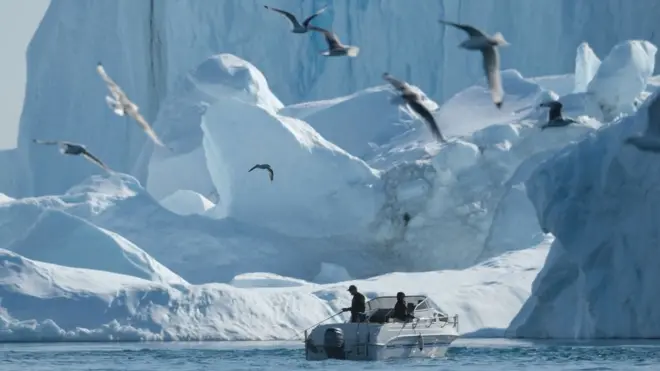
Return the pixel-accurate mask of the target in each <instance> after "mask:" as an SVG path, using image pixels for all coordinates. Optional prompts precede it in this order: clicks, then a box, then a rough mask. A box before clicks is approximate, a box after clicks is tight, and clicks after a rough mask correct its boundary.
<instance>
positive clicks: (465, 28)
mask: <svg viewBox="0 0 660 371" xmlns="http://www.w3.org/2000/svg"><path fill="white" fill-rule="evenodd" d="M438 22H440V23H442V24H446V25H448V26H453V27H456V28H459V29H461V30H463V31H465V32H467V34H468V35H470V36H472V37H479V36H484V37H485V36H486V34H484V33H483V32H482V31H480V30H478V29H476V28H474V27H472V26H469V25H466V24H460V23H454V22H449V21H444V20H442V19H440V20H439V21H438Z"/></svg>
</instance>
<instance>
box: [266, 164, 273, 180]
mask: <svg viewBox="0 0 660 371" xmlns="http://www.w3.org/2000/svg"><path fill="white" fill-rule="evenodd" d="M266 170H267V171H268V177H269V178H270V181H271V182H272V181H273V177H274V176H275V172H273V169H271V167H270V166H269V167H268V168H266Z"/></svg>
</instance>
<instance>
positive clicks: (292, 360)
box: [0, 339, 660, 371]
mask: <svg viewBox="0 0 660 371" xmlns="http://www.w3.org/2000/svg"><path fill="white" fill-rule="evenodd" d="M454 344H455V345H454V346H452V347H451V348H450V350H449V351H448V352H447V355H446V356H445V357H443V358H437V359H404V360H391V361H383V362H354V361H337V360H329V361H322V362H319V361H306V360H305V354H304V350H303V347H302V344H300V343H264V342H240V343H231V342H224V343H92V344H89V343H59V344H0V370H1V371H41V370H43V371H77V370H104V371H110V370H121V371H143V370H158V371H168V370H176V371H196V370H220V371H229V370H246V371H247V370H275V371H277V370H281V371H291V370H342V371H352V370H488V371H499V370H507V371H508V370H660V342H604V343H603V342H600V343H560V342H531V341H512V340H502V339H474V340H470V339H468V340H460V341H457V342H455V343H454Z"/></svg>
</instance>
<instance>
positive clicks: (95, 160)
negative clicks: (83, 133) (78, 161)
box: [82, 149, 110, 171]
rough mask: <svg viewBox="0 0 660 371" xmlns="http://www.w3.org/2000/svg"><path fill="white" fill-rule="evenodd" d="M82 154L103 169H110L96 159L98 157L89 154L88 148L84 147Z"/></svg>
mask: <svg viewBox="0 0 660 371" xmlns="http://www.w3.org/2000/svg"><path fill="white" fill-rule="evenodd" d="M82 156H83V157H85V158H86V159H87V160H89V161H91V162H93V163H95V164H97V165H98V166H100V167H102V168H103V169H104V170H107V171H110V168H108V167H107V166H106V165H105V164H104V163H103V162H102V161H101V160H99V159H98V157H96V156H94V155H93V154H91V153H90V152H89V151H88V150H86V149H85V150H84V151H83V153H82Z"/></svg>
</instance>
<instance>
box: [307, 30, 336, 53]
mask: <svg viewBox="0 0 660 371" xmlns="http://www.w3.org/2000/svg"><path fill="white" fill-rule="evenodd" d="M309 29H310V30H312V31H317V32H321V33H322V34H323V35H324V36H325V42H327V43H328V47H329V48H330V49H339V48H341V47H342V46H343V45H342V44H341V41H339V37H337V35H336V34H335V33H333V32H330V31H328V30H325V29H323V28H321V27H317V26H313V25H312V26H309Z"/></svg>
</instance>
